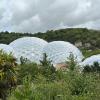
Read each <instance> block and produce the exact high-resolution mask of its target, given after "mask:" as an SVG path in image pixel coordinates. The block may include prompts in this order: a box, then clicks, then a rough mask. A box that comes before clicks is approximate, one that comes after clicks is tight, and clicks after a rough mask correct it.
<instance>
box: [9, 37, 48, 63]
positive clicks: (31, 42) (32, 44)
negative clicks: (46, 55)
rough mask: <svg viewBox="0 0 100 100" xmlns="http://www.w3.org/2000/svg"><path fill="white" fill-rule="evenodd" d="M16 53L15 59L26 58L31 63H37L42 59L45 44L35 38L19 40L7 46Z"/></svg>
mask: <svg viewBox="0 0 100 100" xmlns="http://www.w3.org/2000/svg"><path fill="white" fill-rule="evenodd" d="M9 45H10V46H11V47H13V49H14V50H15V52H16V53H17V58H18V59H20V57H21V56H22V57H24V58H27V59H28V60H30V61H32V62H36V63H39V62H40V60H42V58H43V48H44V46H45V45H47V42H46V41H44V40H43V39H40V38H36V37H23V38H19V39H17V40H15V41H13V42H12V43H10V44H9Z"/></svg>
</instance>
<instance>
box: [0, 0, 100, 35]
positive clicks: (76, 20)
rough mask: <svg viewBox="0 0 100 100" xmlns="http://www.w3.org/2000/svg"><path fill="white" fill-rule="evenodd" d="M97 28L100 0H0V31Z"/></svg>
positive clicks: (98, 25) (99, 17)
mask: <svg viewBox="0 0 100 100" xmlns="http://www.w3.org/2000/svg"><path fill="white" fill-rule="evenodd" d="M67 27H87V28H93V29H100V0H0V31H6V30H7V31H15V32H32V33H35V32H44V31H47V30H51V29H60V28H67Z"/></svg>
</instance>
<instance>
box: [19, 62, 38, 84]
mask: <svg viewBox="0 0 100 100" xmlns="http://www.w3.org/2000/svg"><path fill="white" fill-rule="evenodd" d="M38 73H39V66H38V65H37V64H36V63H24V64H21V65H19V70H18V83H19V84H21V83H22V81H23V78H24V77H25V76H28V75H31V77H32V80H34V79H35V78H36V76H37V75H38Z"/></svg>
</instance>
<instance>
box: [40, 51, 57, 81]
mask: <svg viewBox="0 0 100 100" xmlns="http://www.w3.org/2000/svg"><path fill="white" fill-rule="evenodd" d="M40 62H41V67H40V72H41V74H42V75H44V76H45V77H46V78H47V79H48V80H49V79H50V81H51V80H54V78H55V73H56V69H55V68H54V66H53V65H52V64H51V61H48V59H47V55H46V54H45V53H44V57H43V60H42V61H40Z"/></svg>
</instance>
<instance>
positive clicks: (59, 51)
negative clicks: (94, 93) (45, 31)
mask: <svg viewBox="0 0 100 100" xmlns="http://www.w3.org/2000/svg"><path fill="white" fill-rule="evenodd" d="M44 53H46V54H47V56H48V59H49V60H51V61H52V63H53V64H59V63H63V62H65V61H67V60H68V58H69V57H70V55H71V54H73V56H74V57H75V59H76V61H77V62H81V61H82V59H83V58H84V57H83V55H82V53H81V51H80V50H79V49H78V48H77V47H75V46H74V45H72V44H71V43H69V42H64V41H53V42H50V43H48V44H47V45H46V46H45V47H44Z"/></svg>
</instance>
